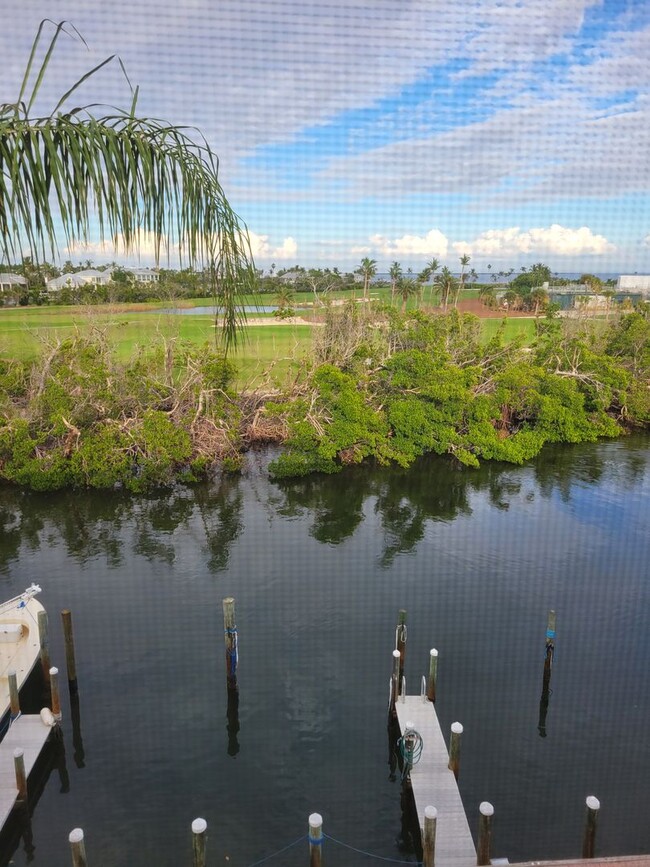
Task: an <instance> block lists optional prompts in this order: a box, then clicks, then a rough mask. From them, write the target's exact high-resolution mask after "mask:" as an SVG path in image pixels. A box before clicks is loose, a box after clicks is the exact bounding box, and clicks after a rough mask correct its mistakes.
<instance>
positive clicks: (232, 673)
mask: <svg viewBox="0 0 650 867" xmlns="http://www.w3.org/2000/svg"><path fill="white" fill-rule="evenodd" d="M223 634H224V641H225V644H226V681H227V685H228V689H237V660H238V651H237V624H236V621H235V600H234V599H233V598H232V596H227V597H226V598H225V599H224V600H223Z"/></svg>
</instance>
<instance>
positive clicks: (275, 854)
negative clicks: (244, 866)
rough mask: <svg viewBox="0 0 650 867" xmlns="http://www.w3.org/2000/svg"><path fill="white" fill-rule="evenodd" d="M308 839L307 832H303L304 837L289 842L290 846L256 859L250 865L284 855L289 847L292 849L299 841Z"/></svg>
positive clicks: (253, 866) (250, 866) (256, 864)
mask: <svg viewBox="0 0 650 867" xmlns="http://www.w3.org/2000/svg"><path fill="white" fill-rule="evenodd" d="M306 839H307V836H306V834H303V835H302V837H298V839H297V840H294V841H293V843H289V845H288V846H285V847H284V849H280V851H279V852H274V853H273V854H272V855H267V856H266V858H262V860H261V861H256V862H255V863H254V864H250V865H249V867H258V864H264V862H265V861H270V860H271V858H275V857H276V856H277V855H282V853H283V852H286V851H287V850H288V849H291V848H292V847H293V846H297V845H298V843H302V842H303V841H304V840H306Z"/></svg>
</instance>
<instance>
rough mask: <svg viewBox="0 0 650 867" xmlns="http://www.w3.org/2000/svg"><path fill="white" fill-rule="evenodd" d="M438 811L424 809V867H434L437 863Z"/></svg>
mask: <svg viewBox="0 0 650 867" xmlns="http://www.w3.org/2000/svg"><path fill="white" fill-rule="evenodd" d="M437 821H438V811H437V810H436V808H435V807H431V806H428V807H425V808H424V828H423V829H422V863H423V865H424V867H434V865H435V863H436V861H435V858H436V824H437Z"/></svg>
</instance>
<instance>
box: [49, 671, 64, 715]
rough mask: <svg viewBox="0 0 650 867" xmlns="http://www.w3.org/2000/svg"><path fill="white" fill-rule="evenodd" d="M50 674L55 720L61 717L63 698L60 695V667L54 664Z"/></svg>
mask: <svg viewBox="0 0 650 867" xmlns="http://www.w3.org/2000/svg"><path fill="white" fill-rule="evenodd" d="M49 675H50V693H51V695H52V716H53V717H54V719H55V720H60V719H61V716H62V715H61V699H60V697H59V669H58V668H57V667H56V666H54V665H53V666H52V668H51V669H50V671H49Z"/></svg>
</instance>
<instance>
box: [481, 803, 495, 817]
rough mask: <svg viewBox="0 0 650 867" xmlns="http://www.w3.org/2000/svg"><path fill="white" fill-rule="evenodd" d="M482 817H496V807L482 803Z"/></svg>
mask: <svg viewBox="0 0 650 867" xmlns="http://www.w3.org/2000/svg"><path fill="white" fill-rule="evenodd" d="M479 810H480V811H481V816H494V807H493V806H492V804H491V803H490V802H489V801H481V803H480V804H479Z"/></svg>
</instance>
